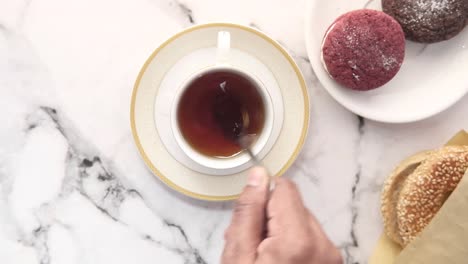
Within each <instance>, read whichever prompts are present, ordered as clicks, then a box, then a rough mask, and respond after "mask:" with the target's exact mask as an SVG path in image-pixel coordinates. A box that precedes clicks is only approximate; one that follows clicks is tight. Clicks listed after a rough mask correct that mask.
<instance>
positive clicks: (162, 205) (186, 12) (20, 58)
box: [0, 0, 468, 264]
mask: <svg viewBox="0 0 468 264" xmlns="http://www.w3.org/2000/svg"><path fill="white" fill-rule="evenodd" d="M266 6H268V8H265V7H266ZM0 7H1V8H0V58H1V59H0V105H1V106H2V111H0V121H1V123H0V249H1V250H0V262H1V263H6V264H10V263H15V264H16V263H25V264H26V263H40V264H62V263H67V264H73V263H80V264H85V263H86V264H88V263H89V264H94V263H117V264H118V263H155V262H156V263H203V264H204V263H206V264H214V263H218V262H219V256H220V254H221V251H222V248H223V233H224V229H225V228H226V226H227V225H228V223H229V220H230V215H231V208H232V203H231V202H225V203H211V202H202V201H195V200H192V199H190V198H187V197H184V196H182V195H180V194H178V193H176V192H174V191H172V190H170V189H169V188H167V187H166V186H164V185H163V184H162V183H161V182H159V181H158V180H157V179H155V177H154V176H153V175H151V173H150V172H149V171H148V170H147V169H146V168H145V165H144V164H143V162H142V160H141V159H140V157H139V155H138V152H137V150H136V148H135V147H134V144H133V141H132V137H131V132H130V127H129V121H128V118H129V113H128V111H129V101H130V95H131V89H132V87H133V82H134V80H135V76H136V75H137V73H138V71H139V69H140V67H141V65H142V63H143V62H144V60H145V59H146V57H147V56H148V54H150V53H151V51H152V50H153V49H154V48H155V47H156V46H157V45H158V44H159V43H161V42H162V41H163V40H164V39H166V38H167V37H168V36H170V35H171V34H174V33H176V32H177V31H178V30H180V29H182V28H184V27H187V26H190V25H192V24H196V23H204V22H210V21H229V22H237V23H242V24H246V25H251V26H252V27H256V28H258V29H260V30H262V31H264V32H266V33H267V34H269V35H271V36H272V37H273V38H275V39H276V40H278V41H279V42H280V43H281V44H282V45H283V46H284V47H285V48H286V49H287V50H288V51H289V52H290V53H291V54H292V55H293V56H294V58H295V60H296V62H297V63H298V65H299V66H300V68H301V70H302V72H303V74H304V76H305V78H306V81H307V85H308V87H309V93H310V100H311V109H310V116H311V126H310V131H309V136H308V138H307V141H306V144H305V147H304V149H303V151H302V153H301V154H300V156H299V157H298V159H297V161H296V162H295V163H294V164H293V166H292V167H291V169H290V170H289V171H288V172H287V177H290V178H291V179H293V180H294V181H295V182H297V183H298V185H299V188H300V190H301V193H302V195H303V198H304V201H305V203H306V205H307V206H308V207H309V209H311V211H313V212H314V213H315V214H316V215H317V218H318V219H319V221H320V222H321V223H322V224H323V227H324V229H325V230H326V232H327V234H328V235H329V236H330V238H331V239H332V240H333V242H334V243H335V244H336V245H337V246H338V247H340V248H341V249H342V252H343V254H344V256H345V259H346V263H366V260H367V258H368V256H369V254H370V253H371V251H372V249H373V246H374V244H375V242H376V240H377V238H378V236H379V235H380V233H381V230H382V226H381V220H380V216H379V193H380V188H381V185H382V182H383V180H384V178H385V176H386V175H387V174H388V172H389V171H390V170H391V169H392V168H393V166H394V165H395V164H397V163H398V161H399V160H401V159H402V158H403V157H405V156H407V155H410V154H412V153H414V152H416V151H419V150H421V149H427V148H433V147H436V146H438V145H441V144H443V143H444V141H445V140H447V139H448V138H449V137H450V136H451V135H452V134H453V133H455V132H457V131H458V130H460V129H463V128H465V129H467V128H468V127H467V126H468V125H467V124H466V122H464V118H465V117H466V116H467V115H468V107H467V106H468V98H464V99H462V100H461V101H460V102H459V103H458V104H456V105H455V106H454V107H452V108H451V109H449V110H448V111H446V112H444V113H442V114H440V115H438V116H436V117H433V118H430V119H428V120H425V121H421V122H418V123H414V124H405V125H388V124H381V123H376V122H372V121H368V120H365V119H363V118H361V117H358V116H356V115H354V114H352V113H350V112H349V111H347V110H346V109H344V108H343V107H342V106H340V105H339V104H338V103H336V102H335V101H334V100H333V99H332V98H331V97H330V96H329V95H328V93H327V92H326V91H325V90H324V89H323V88H322V87H321V85H320V83H319V82H318V80H317V78H316V77H315V75H314V73H313V71H312V69H311V67H310V63H309V60H308V58H307V56H306V52H305V47H304V34H303V31H304V25H303V23H304V18H303V10H304V7H305V1H304V0H301V1H296V2H294V3H291V2H288V1H277V2H271V1H266V0H265V1H264V0H262V1H217V0H204V1H195V0H179V1H171V0H150V1H146V0H136V1H111V0H99V1H93V0H84V1H78V2H74V1H62V0H45V1H35V0H31V1H21V0H16V1H8V2H4V3H2V4H0Z"/></svg>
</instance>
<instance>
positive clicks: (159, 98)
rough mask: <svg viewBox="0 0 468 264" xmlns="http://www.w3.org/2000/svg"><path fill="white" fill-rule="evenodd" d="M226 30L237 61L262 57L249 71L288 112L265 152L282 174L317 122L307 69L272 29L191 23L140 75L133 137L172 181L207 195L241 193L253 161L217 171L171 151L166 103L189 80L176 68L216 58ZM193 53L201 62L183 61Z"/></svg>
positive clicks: (243, 63)
mask: <svg viewBox="0 0 468 264" xmlns="http://www.w3.org/2000/svg"><path fill="white" fill-rule="evenodd" d="M219 31H229V32H230V34H231V41H232V42H231V47H232V48H233V49H234V52H235V53H236V54H237V56H232V60H231V61H230V62H229V63H230V64H231V65H233V66H239V68H243V69H247V70H249V65H251V66H252V65H256V66H255V67H253V66H252V67H251V70H249V72H250V73H252V74H253V75H255V76H256V77H258V79H259V80H260V81H261V82H262V83H263V84H265V86H266V88H267V89H268V92H269V93H270V95H271V96H272V101H273V105H274V106H275V108H278V109H275V111H276V112H275V116H278V115H280V116H281V117H282V120H281V119H280V121H282V122H279V124H282V125H279V126H278V125H277V126H276V128H273V130H272V131H273V132H272V134H275V133H276V134H277V135H276V136H275V137H276V138H275V137H273V139H274V140H272V141H271V143H267V144H266V145H268V144H270V145H269V147H268V148H266V149H267V151H265V153H263V154H262V153H260V156H261V157H262V156H263V160H262V162H263V164H264V165H265V166H266V167H267V168H268V170H269V171H270V172H271V173H272V174H274V175H276V176H280V175H281V174H283V173H284V172H285V171H286V170H287V169H288V168H289V166H290V165H291V164H292V162H293V161H294V160H295V158H296V157H297V155H298V153H299V151H300V149H301V147H302V145H303V143H304V140H305V136H306V133H307V128H308V122H309V99H308V94H307V89H306V85H305V82H304V79H303V77H302V75H301V72H300V70H299V69H298V67H297V65H296V64H295V63H294V61H293V59H292V58H291V57H290V56H289V54H288V53H287V52H286V51H285V50H284V49H283V48H282V47H281V46H280V45H279V44H278V43H276V42H275V41H273V40H272V39H270V38H269V37H268V36H266V35H265V34H263V33H261V32H259V31H257V30H255V29H252V28H249V27H245V26H241V25H236V24H224V23H215V24H204V25H198V26H194V27H191V28H188V29H186V30H184V31H182V32H180V33H178V34H176V35H175V36H173V37H171V38H170V39H168V40H167V41H166V42H164V43H163V44H162V45H161V46H160V47H159V48H157V49H156V50H155V51H154V52H153V54H152V55H151V56H150V57H149V59H148V60H147V61H146V63H145V64H144V66H143V68H142V69H141V71H140V74H139V75H138V77H137V80H136V82H135V87H134V90H133V96H132V102H131V109H130V111H131V126H132V132H133V137H134V140H135V143H136V145H137V147H138V150H139V152H140V154H141V156H142V158H143V160H144V161H145V163H146V164H147V166H148V167H149V168H150V170H151V171H152V172H153V173H154V175H156V176H157V177H159V178H160V179H161V180H162V181H163V182H164V183H166V184H167V185H169V186H170V187H171V188H173V189H175V190H177V191H179V192H181V193H183V194H186V195H188V196H191V197H194V198H198V199H204V200H230V199H235V198H236V197H237V196H238V195H239V194H240V192H241V191H242V189H243V187H244V186H245V183H246V177H247V174H246V172H247V169H248V168H249V167H251V166H252V164H251V163H247V165H245V166H243V167H242V168H240V169H239V168H237V169H236V170H234V171H226V170H223V171H218V172H215V173H213V171H207V170H205V169H206V168H200V167H194V166H193V164H190V163H187V160H186V159H185V158H186V157H185V158H184V157H182V156H180V155H179V154H180V153H179V154H177V153H176V154H175V152H174V151H171V148H172V146H173V145H174V144H175V141H173V140H172V139H170V138H171V137H173V132H172V131H171V126H170V122H168V117H167V114H168V113H169V111H167V110H164V109H168V107H169V105H170V103H168V102H171V101H172V100H173V97H174V94H173V91H171V89H170V87H171V86H172V85H168V84H169V83H173V84H174V85H177V83H178V82H183V81H184V80H183V78H184V76H180V79H179V77H177V78H175V77H174V76H175V75H174V72H187V73H193V72H194V71H196V70H198V69H200V68H203V67H208V66H209V65H210V64H212V62H213V61H214V57H212V54H213V52H211V51H212V49H213V47H215V46H216V40H217V33H218V32H219ZM210 50H211V51H210ZM203 54H205V55H203ZM206 54H208V55H206ZM191 56H200V61H201V62H200V64H199V65H194V64H189V63H182V62H183V61H184V60H185V59H187V58H188V57H191ZM210 58H211V59H210ZM187 67H188V68H190V69H188V68H187ZM259 69H260V70H259ZM176 80H178V81H176ZM176 88H177V87H174V89H176ZM278 96H279V98H278ZM275 98H276V99H275ZM281 102H282V103H281ZM281 106H282V107H281ZM281 108H282V109H281ZM275 119H276V117H275ZM275 129H276V132H275Z"/></svg>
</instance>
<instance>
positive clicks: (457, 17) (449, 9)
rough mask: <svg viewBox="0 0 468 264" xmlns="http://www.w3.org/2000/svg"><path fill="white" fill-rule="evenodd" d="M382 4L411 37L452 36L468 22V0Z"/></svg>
mask: <svg viewBox="0 0 468 264" xmlns="http://www.w3.org/2000/svg"><path fill="white" fill-rule="evenodd" d="M382 8H383V11H384V12H385V13H387V14H389V15H391V16H392V17H394V18H395V19H396V20H397V21H398V22H399V23H400V25H401V26H402V28H403V31H404V32H405V35H406V38H407V39H410V40H413V41H417V42H422V43H434V42H439V41H443V40H447V39H450V38H452V37H454V36H456V35H457V34H458V33H460V31H462V30H463V28H464V27H465V25H466V23H467V22H468V21H467V18H468V0H382Z"/></svg>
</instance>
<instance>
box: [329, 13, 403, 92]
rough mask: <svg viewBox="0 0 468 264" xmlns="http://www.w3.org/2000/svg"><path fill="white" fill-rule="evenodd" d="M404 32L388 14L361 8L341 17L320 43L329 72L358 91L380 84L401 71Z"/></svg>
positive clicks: (345, 84)
mask: <svg viewBox="0 0 468 264" xmlns="http://www.w3.org/2000/svg"><path fill="white" fill-rule="evenodd" d="M404 56H405V35H404V33H403V30H402V29H401V26H400V25H399V24H398V22H397V21H396V20H395V19H393V18H392V17H391V16H389V15H387V14H385V13H383V12H380V11H376V10H370V9H362V10H357V11H352V12H349V13H346V14H344V15H342V16H340V17H339V18H338V19H337V20H336V21H335V22H334V23H333V24H332V25H331V26H330V28H329V29H328V31H327V33H326V34H325V37H324V40H323V44H322V61H323V65H324V67H325V70H326V71H327V72H328V74H329V75H330V76H331V77H332V78H333V79H335V80H336V81H337V82H338V83H340V84H341V85H343V86H345V87H347V88H350V89H353V90H359V91H366V90H371V89H375V88H377V87H380V86H382V85H384V84H386V83H387V82H389V81H390V80H391V79H392V78H393V77H394V76H395V75H396V74H397V72H398V71H399V70H400V66H401V64H402V62H403V59H404Z"/></svg>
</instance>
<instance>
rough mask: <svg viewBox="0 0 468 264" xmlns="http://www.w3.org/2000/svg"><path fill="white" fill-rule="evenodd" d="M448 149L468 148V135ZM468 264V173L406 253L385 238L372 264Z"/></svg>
mask: <svg viewBox="0 0 468 264" xmlns="http://www.w3.org/2000/svg"><path fill="white" fill-rule="evenodd" d="M447 145H468V133H466V132H465V131H462V132H460V133H458V134H457V135H455V136H454V137H453V138H452V139H451V140H450V141H449V142H448V143H447ZM408 263H411V264H466V263H468V172H467V173H466V174H465V176H464V177H463V178H462V180H461V181H460V183H459V184H458V186H457V188H456V189H455V191H454V192H453V193H452V194H451V195H450V197H449V198H448V199H447V201H446V202H445V203H444V205H443V206H442V208H441V209H440V210H439V212H438V213H437V214H436V216H435V217H434V218H433V219H432V221H431V223H430V224H429V225H428V226H427V227H426V228H425V229H424V231H423V232H422V233H421V235H420V236H419V237H418V238H416V239H415V240H414V241H413V242H411V243H410V244H409V245H408V246H407V247H406V248H405V249H403V250H402V249H401V247H400V246H399V245H397V244H395V243H394V242H393V241H391V240H390V239H389V238H388V237H387V236H386V235H385V234H382V236H381V238H380V240H379V241H378V243H377V246H376V249H375V251H374V254H373V255H372V256H371V258H370V259H369V264H408Z"/></svg>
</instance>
